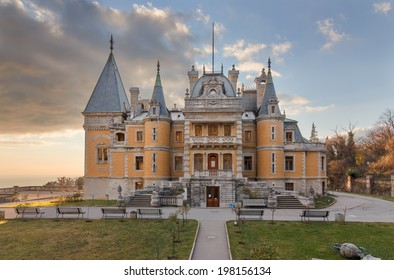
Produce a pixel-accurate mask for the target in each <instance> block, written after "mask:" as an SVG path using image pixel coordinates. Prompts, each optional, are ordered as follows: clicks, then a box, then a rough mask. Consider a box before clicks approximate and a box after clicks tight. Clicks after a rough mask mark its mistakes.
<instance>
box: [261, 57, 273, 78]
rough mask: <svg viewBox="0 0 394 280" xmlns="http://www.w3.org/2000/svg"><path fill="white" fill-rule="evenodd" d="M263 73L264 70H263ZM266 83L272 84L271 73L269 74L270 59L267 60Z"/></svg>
mask: <svg viewBox="0 0 394 280" xmlns="http://www.w3.org/2000/svg"><path fill="white" fill-rule="evenodd" d="M263 71H264V69H263ZM266 83H267V84H268V83H269V84H272V83H273V82H272V73H271V58H270V57H269V58H268V73H267V81H266Z"/></svg>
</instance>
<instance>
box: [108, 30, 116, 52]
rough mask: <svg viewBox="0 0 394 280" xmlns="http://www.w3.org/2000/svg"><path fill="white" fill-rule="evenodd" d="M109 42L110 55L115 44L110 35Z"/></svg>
mask: <svg viewBox="0 0 394 280" xmlns="http://www.w3.org/2000/svg"><path fill="white" fill-rule="evenodd" d="M109 42H110V47H109V49H110V50H111V53H112V51H113V50H114V44H115V42H114V38H113V36H112V34H111V40H109Z"/></svg>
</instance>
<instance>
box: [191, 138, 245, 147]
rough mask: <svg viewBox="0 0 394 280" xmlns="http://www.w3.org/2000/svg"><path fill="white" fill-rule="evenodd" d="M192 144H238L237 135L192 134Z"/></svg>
mask: <svg viewBox="0 0 394 280" xmlns="http://www.w3.org/2000/svg"><path fill="white" fill-rule="evenodd" d="M190 143H192V144H203V145H204V144H236V143H237V137H236V136H192V137H190Z"/></svg>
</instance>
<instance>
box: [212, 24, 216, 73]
mask: <svg viewBox="0 0 394 280" xmlns="http://www.w3.org/2000/svg"><path fill="white" fill-rule="evenodd" d="M212 73H215V22H212Z"/></svg>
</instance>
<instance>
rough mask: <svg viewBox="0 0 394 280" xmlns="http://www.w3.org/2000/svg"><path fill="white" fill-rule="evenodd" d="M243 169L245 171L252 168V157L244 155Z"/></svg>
mask: <svg viewBox="0 0 394 280" xmlns="http://www.w3.org/2000/svg"><path fill="white" fill-rule="evenodd" d="M244 170H245V171H251V170H253V166H252V157H251V156H244Z"/></svg>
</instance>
